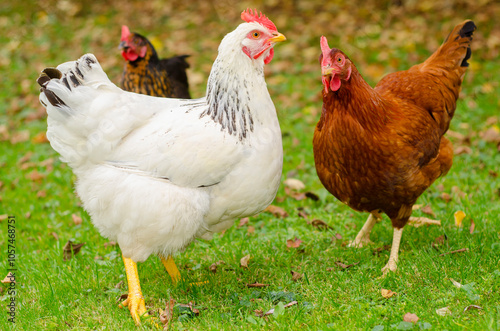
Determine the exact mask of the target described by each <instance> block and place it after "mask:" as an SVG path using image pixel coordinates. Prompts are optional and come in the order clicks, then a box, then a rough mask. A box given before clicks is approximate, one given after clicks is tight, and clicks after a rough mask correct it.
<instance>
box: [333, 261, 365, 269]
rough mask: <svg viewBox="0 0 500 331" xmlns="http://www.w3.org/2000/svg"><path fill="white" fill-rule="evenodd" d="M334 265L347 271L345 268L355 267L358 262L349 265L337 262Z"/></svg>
mask: <svg viewBox="0 0 500 331" xmlns="http://www.w3.org/2000/svg"><path fill="white" fill-rule="evenodd" d="M335 264H336V265H338V266H339V267H341V268H342V269H347V268H350V267H352V266H355V265H357V264H359V262H356V263H351V264H344V263H342V262H340V261H337V262H335Z"/></svg>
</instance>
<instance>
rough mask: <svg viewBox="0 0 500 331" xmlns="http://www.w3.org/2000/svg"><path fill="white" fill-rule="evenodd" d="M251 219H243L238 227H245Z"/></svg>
mask: <svg viewBox="0 0 500 331" xmlns="http://www.w3.org/2000/svg"><path fill="white" fill-rule="evenodd" d="M249 220H250V219H249V218H248V217H243V218H242V219H240V222H239V223H238V227H239V228H241V227H242V226H243V225H245V224H247V223H248V221H249Z"/></svg>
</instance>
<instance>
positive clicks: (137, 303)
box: [120, 256, 148, 325]
mask: <svg viewBox="0 0 500 331" xmlns="http://www.w3.org/2000/svg"><path fill="white" fill-rule="evenodd" d="M122 258H123V264H125V272H126V273H127V282H128V297H127V299H125V301H123V302H122V303H121V304H120V308H123V307H128V309H129V310H130V314H131V315H132V318H133V319H134V322H135V324H136V325H140V324H141V318H140V317H141V316H148V314H147V313H146V305H145V303H144V297H143V296H142V291H141V284H140V282H139V273H138V272H137V264H136V263H135V262H134V261H133V260H132V259H130V258H127V257H125V256H122Z"/></svg>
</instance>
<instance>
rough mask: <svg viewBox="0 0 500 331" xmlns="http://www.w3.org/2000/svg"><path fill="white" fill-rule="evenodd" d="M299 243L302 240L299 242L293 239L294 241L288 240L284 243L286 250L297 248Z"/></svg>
mask: <svg viewBox="0 0 500 331" xmlns="http://www.w3.org/2000/svg"><path fill="white" fill-rule="evenodd" d="M301 243H302V240H300V239H299V238H297V237H295V239H288V240H287V241H286V247H288V248H298V247H299V246H300V244H301Z"/></svg>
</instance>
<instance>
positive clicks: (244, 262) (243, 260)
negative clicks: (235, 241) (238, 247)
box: [240, 255, 250, 268]
mask: <svg viewBox="0 0 500 331" xmlns="http://www.w3.org/2000/svg"><path fill="white" fill-rule="evenodd" d="M249 260H250V255H245V256H243V257H242V258H241V259H240V267H242V268H248V261H249Z"/></svg>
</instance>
